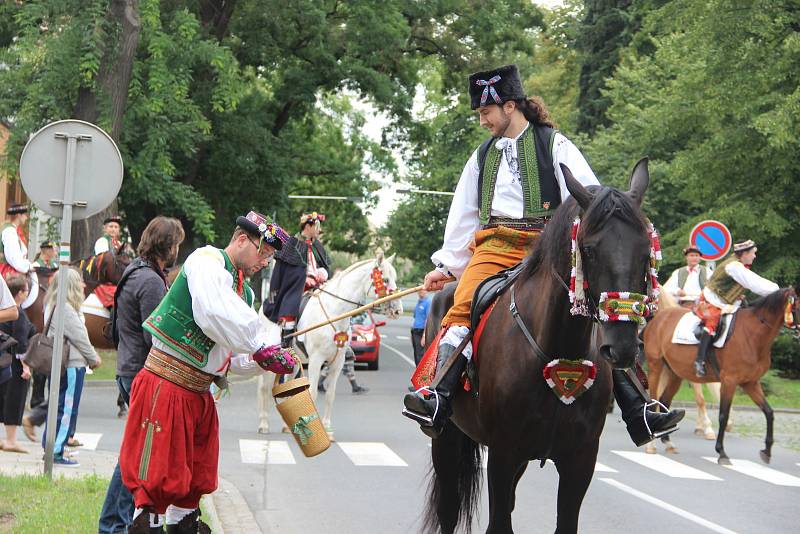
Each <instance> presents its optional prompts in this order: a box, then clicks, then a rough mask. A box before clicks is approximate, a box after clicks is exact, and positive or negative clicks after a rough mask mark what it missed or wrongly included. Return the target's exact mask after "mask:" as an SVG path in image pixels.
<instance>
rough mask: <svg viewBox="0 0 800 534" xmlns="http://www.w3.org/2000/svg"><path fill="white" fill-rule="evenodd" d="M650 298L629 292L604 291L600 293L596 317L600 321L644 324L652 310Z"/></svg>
mask: <svg viewBox="0 0 800 534" xmlns="http://www.w3.org/2000/svg"><path fill="white" fill-rule="evenodd" d="M649 303H650V298H649V297H648V296H646V295H642V294H641V293H631V292H629V291H604V292H603V293H600V303H599V305H598V310H597V315H598V317H599V318H600V320H601V321H633V322H636V323H639V324H644V323H645V319H646V318H648V317H650V315H651V313H652V310H651V308H650V306H649Z"/></svg>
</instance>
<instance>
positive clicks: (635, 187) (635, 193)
mask: <svg viewBox="0 0 800 534" xmlns="http://www.w3.org/2000/svg"><path fill="white" fill-rule="evenodd" d="M648 161H649V160H648V159H647V157H644V158H642V159H640V160H639V161H638V162H637V163H636V165H635V166H634V167H633V172H632V173H631V185H630V190H629V191H628V195H630V197H631V198H633V200H635V201H636V202H637V203H638V204H639V205H640V206H641V205H642V201H643V200H644V192H645V191H646V190H647V186H648V185H650V171H649V170H648V169H647V163H648Z"/></svg>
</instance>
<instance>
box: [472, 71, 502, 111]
mask: <svg viewBox="0 0 800 534" xmlns="http://www.w3.org/2000/svg"><path fill="white" fill-rule="evenodd" d="M499 81H500V75H499V74H496V75H495V76H492V77H491V78H490V79H488V80H476V81H475V85H481V86H483V93H482V94H481V106H485V105H486V100H488V98H489V94H491V95H492V98H493V99H494V101H495V103H496V104H502V103H503V101H502V100H501V99H500V95H498V94H497V91H496V90H495V88H494V84H496V83H497V82H499Z"/></svg>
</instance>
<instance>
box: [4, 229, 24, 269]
mask: <svg viewBox="0 0 800 534" xmlns="http://www.w3.org/2000/svg"><path fill="white" fill-rule="evenodd" d="M2 239H3V254H4V255H5V257H6V263H8V264H9V265H11V266H12V267H13V268H14V269H16V270H17V271H19V272H21V273H27V272H28V271H30V270H31V262H29V261H28V258H26V257H25V254H24V253H23V252H22V247H21V246H20V245H21V244H20V242H19V236H18V235H17V229H16V228H15V227H13V226H9V227H8V228H6V229H5V230H3V234H2Z"/></svg>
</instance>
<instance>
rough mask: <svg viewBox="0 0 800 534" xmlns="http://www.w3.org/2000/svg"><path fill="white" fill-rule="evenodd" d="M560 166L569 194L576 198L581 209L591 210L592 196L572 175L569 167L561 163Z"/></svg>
mask: <svg viewBox="0 0 800 534" xmlns="http://www.w3.org/2000/svg"><path fill="white" fill-rule="evenodd" d="M559 165H561V172H562V173H563V174H564V182H565V183H566V184H567V191H569V194H570V195H572V196H573V197H575V200H576V201H577V202H578V205H580V207H581V208H583V209H584V210H587V209H589V205H590V204H591V203H592V194H591V193H589V191H588V190H587V189H586V188H585V187H583V185H582V184H581V183H580V182H579V181H578V180H577V178H575V177H574V176H573V175H572V171H571V170H569V167H567V166H566V165H564V164H563V163H559Z"/></svg>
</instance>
